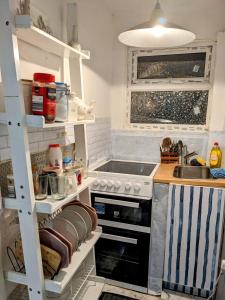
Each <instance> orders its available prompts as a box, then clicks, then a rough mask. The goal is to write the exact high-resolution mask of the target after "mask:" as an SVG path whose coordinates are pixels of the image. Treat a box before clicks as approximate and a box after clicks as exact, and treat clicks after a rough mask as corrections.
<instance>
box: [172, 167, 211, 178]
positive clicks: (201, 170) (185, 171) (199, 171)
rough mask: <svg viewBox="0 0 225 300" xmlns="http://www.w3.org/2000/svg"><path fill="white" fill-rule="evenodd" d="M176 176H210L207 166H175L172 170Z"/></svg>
mask: <svg viewBox="0 0 225 300" xmlns="http://www.w3.org/2000/svg"><path fill="white" fill-rule="evenodd" d="M173 176H174V177H176V178H186V179H209V178H212V176H211V174H210V169H209V168H208V167H192V166H176V167H175V168H174V171H173Z"/></svg>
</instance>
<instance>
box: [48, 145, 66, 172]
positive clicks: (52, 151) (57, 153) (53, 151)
mask: <svg viewBox="0 0 225 300" xmlns="http://www.w3.org/2000/svg"><path fill="white" fill-rule="evenodd" d="M49 163H50V166H51V167H57V168H59V169H62V167H63V159H62V151H61V148H60V145H59V144H51V145H49Z"/></svg>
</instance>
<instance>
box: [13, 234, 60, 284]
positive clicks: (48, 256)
mask: <svg viewBox="0 0 225 300" xmlns="http://www.w3.org/2000/svg"><path fill="white" fill-rule="evenodd" d="M41 256H42V263H43V269H44V275H45V278H49V279H51V278H53V277H54V275H55V274H56V273H57V271H58V270H59V267H60V264H61V256H60V254H59V253H58V252H57V251H55V250H53V249H51V248H49V247H46V246H44V245H41ZM15 257H16V258H17V260H19V262H21V263H23V264H24V256H23V247H22V241H21V239H19V240H17V241H16V245H15Z"/></svg>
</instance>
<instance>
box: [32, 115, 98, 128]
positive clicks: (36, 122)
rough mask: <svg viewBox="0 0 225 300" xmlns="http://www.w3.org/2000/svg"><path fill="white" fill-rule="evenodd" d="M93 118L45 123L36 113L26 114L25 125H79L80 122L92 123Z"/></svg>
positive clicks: (36, 126) (38, 126) (52, 126)
mask: <svg viewBox="0 0 225 300" xmlns="http://www.w3.org/2000/svg"><path fill="white" fill-rule="evenodd" d="M94 122H95V120H82V121H76V122H54V123H45V118H44V117H43V116H38V115H27V126H28V127H34V128H58V127H65V126H68V125H73V126H75V125H81V124H92V123H94Z"/></svg>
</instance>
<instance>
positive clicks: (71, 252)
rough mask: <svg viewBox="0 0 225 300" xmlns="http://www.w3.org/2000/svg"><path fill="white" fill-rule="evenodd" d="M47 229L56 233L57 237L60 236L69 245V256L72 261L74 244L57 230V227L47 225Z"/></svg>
mask: <svg viewBox="0 0 225 300" xmlns="http://www.w3.org/2000/svg"><path fill="white" fill-rule="evenodd" d="M45 230H47V231H48V232H50V233H52V234H54V235H55V236H56V237H57V238H59V239H60V240H61V241H62V242H63V243H64V244H65V245H66V246H67V247H68V250H69V257H70V262H71V257H72V254H73V250H72V244H71V243H70V242H69V241H68V240H67V239H66V238H65V237H64V236H63V235H61V234H60V233H59V232H58V231H56V230H55V229H53V228H50V227H46V228H45Z"/></svg>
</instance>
